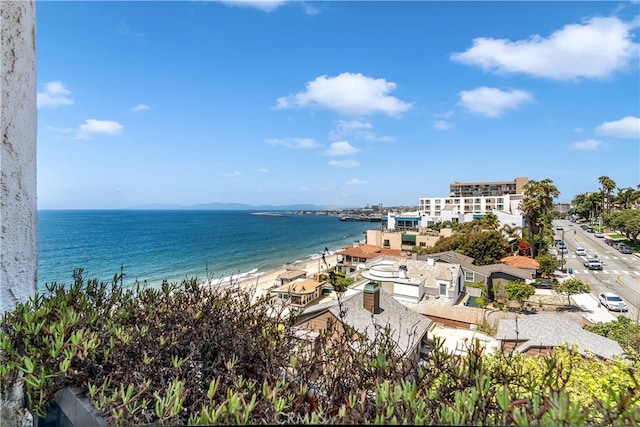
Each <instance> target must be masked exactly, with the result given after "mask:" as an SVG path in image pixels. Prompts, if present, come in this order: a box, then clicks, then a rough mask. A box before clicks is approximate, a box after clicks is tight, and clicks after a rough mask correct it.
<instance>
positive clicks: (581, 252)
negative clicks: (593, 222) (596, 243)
mask: <svg viewBox="0 0 640 427" xmlns="http://www.w3.org/2000/svg"><path fill="white" fill-rule="evenodd" d="M576 255H578V256H587V251H585V250H584V248H581V247H580V246H578V247H577V248H576Z"/></svg>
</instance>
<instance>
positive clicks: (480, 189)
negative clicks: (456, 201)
mask: <svg viewBox="0 0 640 427" xmlns="http://www.w3.org/2000/svg"><path fill="white" fill-rule="evenodd" d="M527 182H529V178H527V177H518V178H516V179H514V180H513V181H496V182H457V181H455V182H452V183H451V184H449V196H451V197H482V196H502V195H505V194H522V193H523V192H524V186H525V185H526V184H527Z"/></svg>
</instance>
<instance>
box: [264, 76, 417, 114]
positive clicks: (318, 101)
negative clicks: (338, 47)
mask: <svg viewBox="0 0 640 427" xmlns="http://www.w3.org/2000/svg"><path fill="white" fill-rule="evenodd" d="M395 88H396V84H395V83H393V82H388V81H386V80H385V79H373V78H371V77H367V76H363V75H362V74H360V73H358V74H355V73H342V74H340V75H338V76H336V77H327V76H320V77H318V78H316V79H315V80H313V81H311V82H308V83H307V84H306V90H305V91H303V92H298V93H296V94H293V95H290V96H288V97H282V98H278V100H277V105H276V106H275V109H286V108H305V107H319V108H326V109H328V110H333V111H336V112H338V113H341V114H347V115H370V114H375V113H383V114H387V115H388V116H398V115H400V114H402V113H404V112H405V111H408V110H409V109H410V108H411V104H409V103H406V102H404V101H401V100H399V99H398V98H395V97H393V96H390V95H389V93H390V92H392V91H394V90H395Z"/></svg>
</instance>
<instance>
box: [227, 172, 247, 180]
mask: <svg viewBox="0 0 640 427" xmlns="http://www.w3.org/2000/svg"><path fill="white" fill-rule="evenodd" d="M226 176H227V177H229V178H231V179H232V180H233V181H242V179H243V178H244V176H243V175H242V172H240V171H233V172H231V173H228V174H227V175H226Z"/></svg>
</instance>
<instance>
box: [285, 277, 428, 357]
mask: <svg viewBox="0 0 640 427" xmlns="http://www.w3.org/2000/svg"><path fill="white" fill-rule="evenodd" d="M349 291H350V292H347V293H346V294H345V295H344V296H343V297H342V298H341V300H340V301H338V300H337V299H334V300H331V301H328V302H324V303H321V304H317V305H314V306H311V307H308V308H307V309H305V310H304V311H303V312H302V314H301V315H300V316H299V317H298V320H297V322H296V326H298V327H300V329H302V330H306V331H311V332H321V331H326V330H327V329H328V328H329V327H330V326H331V325H334V326H333V334H343V333H344V331H345V329H346V327H347V326H349V327H352V328H353V329H354V330H355V331H357V332H359V333H360V334H363V335H364V336H365V337H366V338H367V339H368V340H370V341H372V342H376V339H377V338H378V334H379V333H381V332H382V331H385V330H386V329H387V328H388V331H389V333H390V334H391V339H392V340H393V341H394V342H395V343H396V344H397V349H396V350H397V353H398V355H403V356H405V357H406V359H408V360H415V361H417V360H419V358H420V351H421V348H422V346H423V345H426V343H427V332H428V330H429V328H431V326H432V325H433V321H431V320H429V319H428V318H426V317H425V316H422V315H421V314H418V313H416V312H414V311H412V310H410V309H409V308H408V307H406V306H404V305H402V304H401V303H400V302H398V301H396V300H395V298H393V297H392V296H391V295H390V294H389V293H388V292H386V291H385V290H383V289H381V287H380V285H379V284H378V283H375V282H367V283H365V284H363V285H362V286H360V287H359V288H357V289H349Z"/></svg>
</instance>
